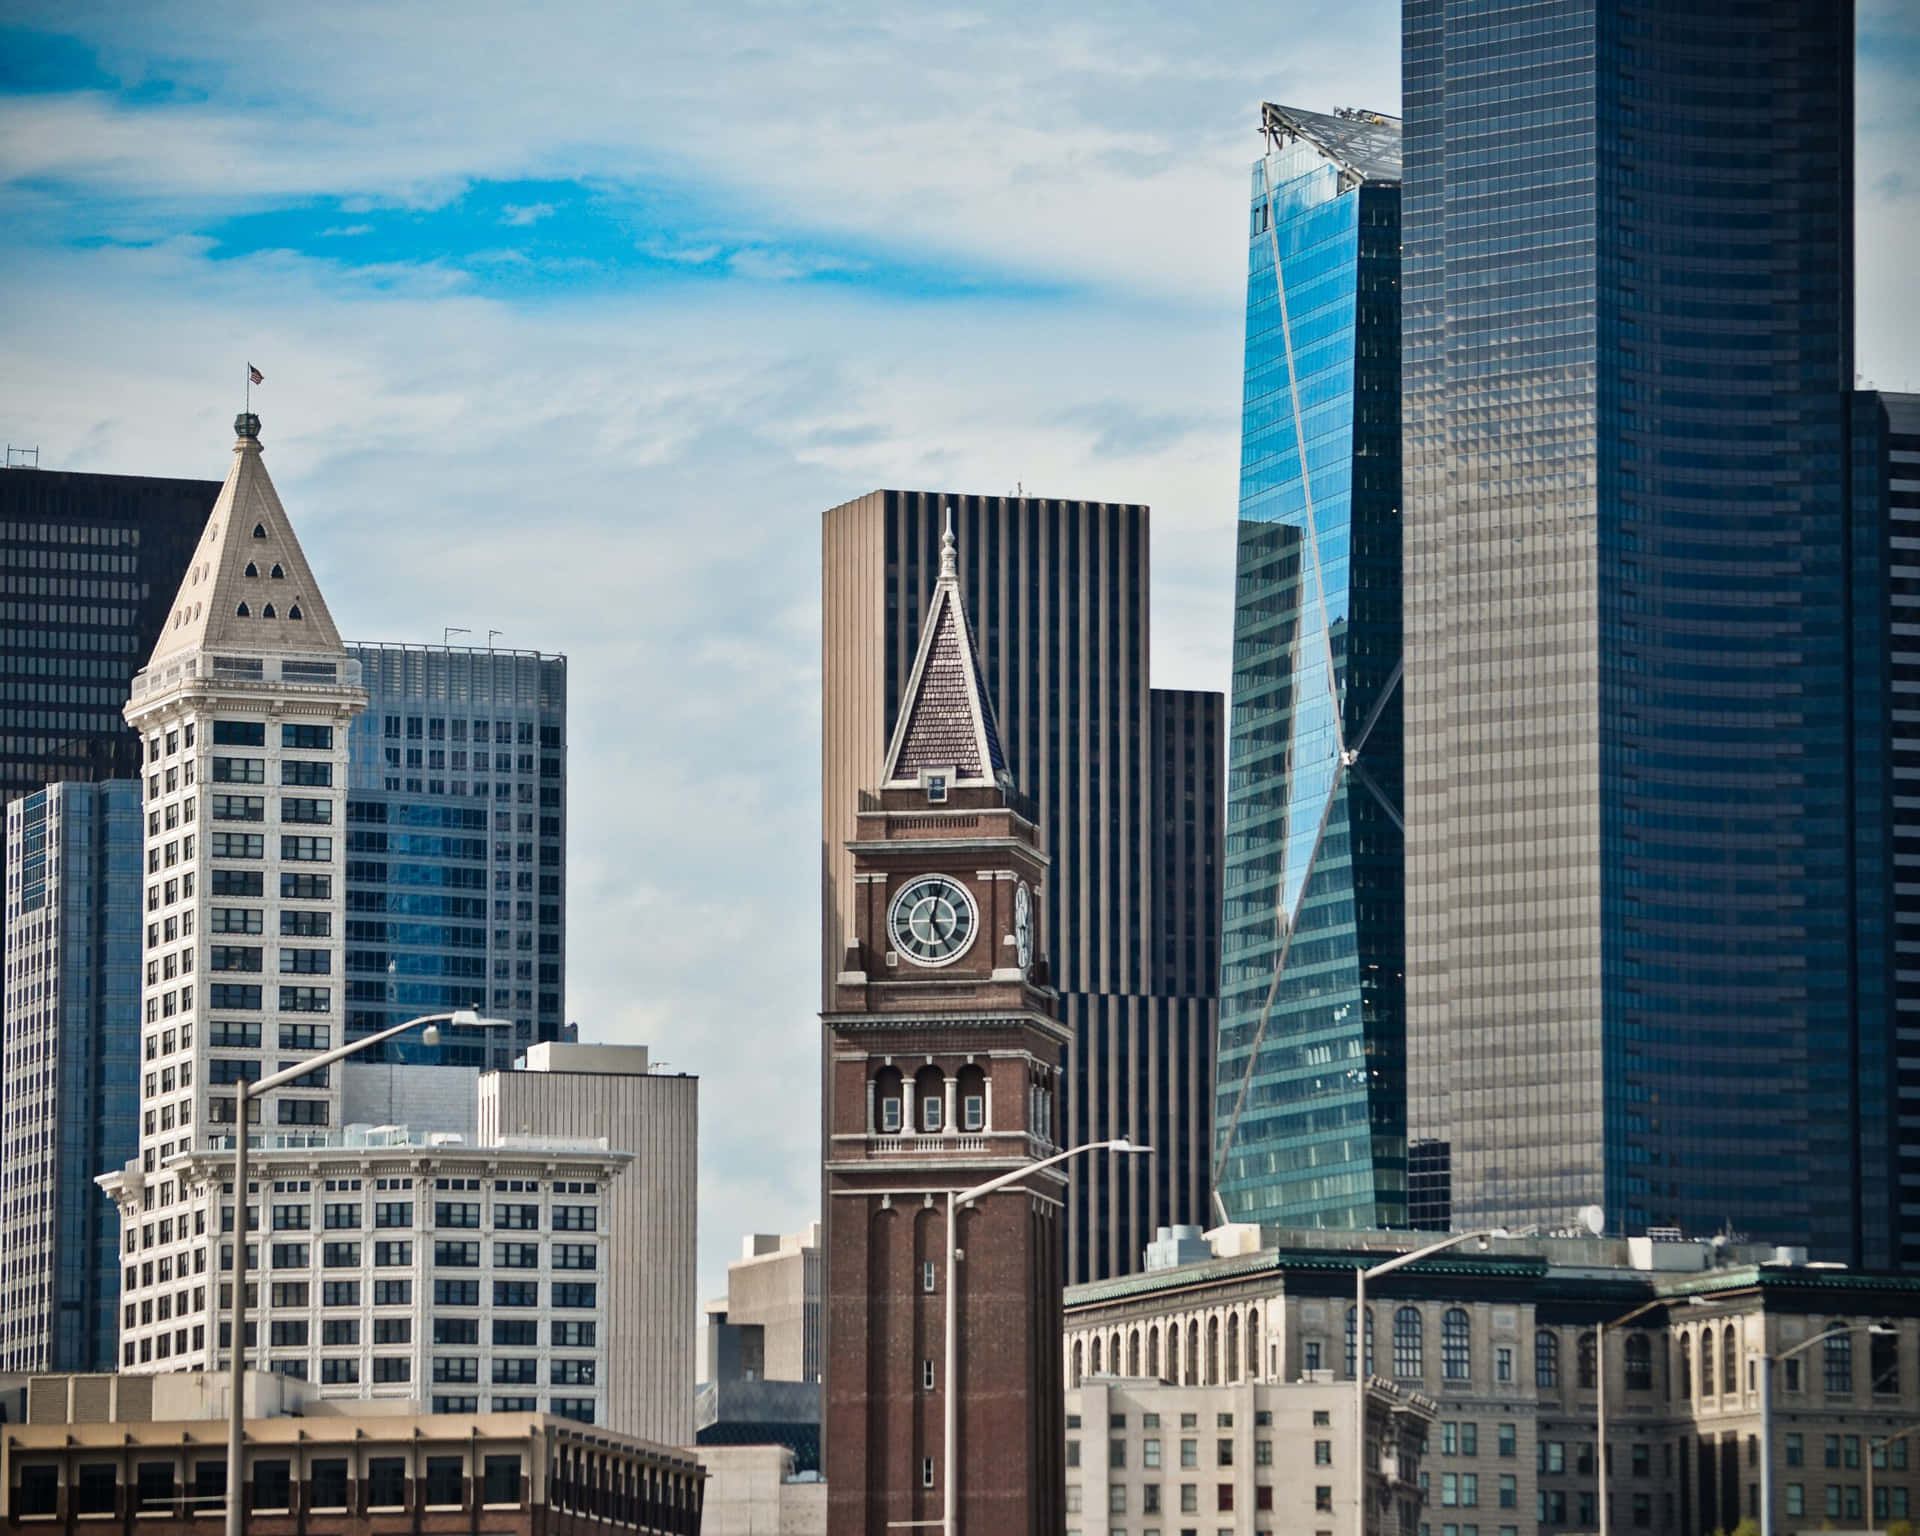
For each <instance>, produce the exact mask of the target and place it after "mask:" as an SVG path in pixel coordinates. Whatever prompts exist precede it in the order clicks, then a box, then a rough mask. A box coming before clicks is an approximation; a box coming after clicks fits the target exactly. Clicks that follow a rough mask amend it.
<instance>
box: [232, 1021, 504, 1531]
mask: <svg viewBox="0 0 1920 1536" xmlns="http://www.w3.org/2000/svg"><path fill="white" fill-rule="evenodd" d="M443 1023H444V1024H452V1025H455V1026H457V1027H459V1028H462V1029H498V1028H501V1027H502V1026H505V1027H507V1028H509V1029H510V1028H512V1025H511V1024H510V1023H509V1022H508V1021H507V1020H505V1019H486V1018H482V1017H481V1016H480V1015H479V1014H478V1013H476V1012H475V1011H474V1010H473V1009H471V1008H458V1009H455V1010H454V1011H453V1012H451V1013H424V1014H422V1015H421V1016H420V1017H419V1018H417V1019H408V1020H407V1022H406V1023H404V1024H395V1025H394V1026H393V1027H392V1028H391V1029H383V1030H380V1031H379V1032H378V1033H377V1034H371V1035H365V1036H362V1037H361V1038H360V1039H358V1040H350V1041H348V1042H347V1043H346V1044H345V1045H341V1046H336V1047H335V1048H334V1049H332V1050H330V1051H322V1052H321V1053H320V1054H319V1055H318V1056H309V1057H307V1058H306V1059H305V1060H304V1061H297V1062H295V1063H294V1064H293V1065H292V1066H290V1067H282V1068H281V1069H280V1070H279V1071H278V1072H273V1073H270V1074H268V1075H267V1076H266V1077H263V1078H261V1079H260V1081H259V1082H257V1083H248V1082H247V1081H246V1080H245V1079H242V1080H241V1081H240V1083H239V1084H237V1085H236V1086H237V1089H238V1092H237V1095H236V1098H235V1102H234V1134H233V1205H234V1212H235V1214H234V1221H233V1229H234V1234H235V1235H234V1243H233V1307H232V1309H231V1315H232V1319H233V1322H232V1327H233V1338H232V1340H231V1346H232V1358H231V1361H230V1369H231V1382H230V1385H229V1387H228V1394H229V1396H230V1398H231V1401H230V1402H229V1403H228V1404H227V1533H226V1536H244V1529H245V1521H244V1518H243V1517H242V1514H241V1510H240V1459H241V1439H242V1436H243V1434H244V1431H245V1424H246V1385H247V1378H246V1371H247V1105H248V1104H250V1103H252V1102H253V1101H254V1100H255V1099H257V1098H259V1097H260V1096H261V1095H262V1094H263V1093H265V1092H266V1091H267V1090H268V1089H269V1088H283V1087H285V1086H286V1085H287V1084H288V1083H290V1082H292V1081H294V1079H296V1078H301V1077H305V1076H306V1075H307V1074H308V1073H310V1072H318V1071H319V1070H320V1069H321V1068H322V1067H328V1066H331V1065H332V1064H333V1063H334V1062H336V1061H342V1060H344V1059H345V1058H347V1057H348V1056H352V1055H354V1054H355V1053H356V1052H359V1051H364V1050H365V1049H366V1048H367V1047H368V1046H370V1045H378V1044H380V1042H381V1041H383V1040H391V1039H392V1038H393V1037H394V1036H395V1035H402V1034H405V1033H406V1032H407V1031H408V1030H410V1029H414V1028H417V1027H418V1026H420V1025H422V1024H424V1025H426V1027H427V1029H426V1034H425V1036H424V1037H423V1038H424V1039H425V1041H426V1043H427V1044H428V1045H437V1044H439V1042H440V1031H439V1030H438V1029H436V1028H435V1027H434V1026H435V1025H437V1024H443ZM263 1231H264V1224H263Z"/></svg>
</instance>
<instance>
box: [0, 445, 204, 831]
mask: <svg viewBox="0 0 1920 1536" xmlns="http://www.w3.org/2000/svg"><path fill="white" fill-rule="evenodd" d="M219 492H220V486H219V483H218V482H217V481H211V480H161V479H151V478H148V477H146V476H141V475H89V474H69V473H65V472H61V471H57V470H40V469H8V470H6V471H4V472H0V802H4V801H7V800H11V799H13V798H14V797H15V796H16V795H23V794H26V793H28V792H29V791H30V790H33V789H36V788H38V787H39V786H40V785H43V784H52V783H55V782H57V781H59V780H62V779H74V780H98V779H105V778H134V777H137V776H138V774H139V772H140V754H139V751H138V747H139V743H138V741H137V740H136V739H135V737H134V735H133V733H132V732H131V731H129V730H128V729H127V724H126V722H125V721H124V720H122V719H121V718H120V706H121V705H123V704H124V703H126V700H127V686H128V684H129V683H130V682H132V680H133V674H134V673H135V671H137V670H138V669H139V667H140V664H141V662H142V661H143V660H144V659H145V658H146V656H147V655H148V653H149V652H151V651H152V649H153V644H154V641H155V640H157V639H158V638H159V637H160V626H161V624H162V623H163V622H164V621H165V619H166V617H167V604H168V602H169V601H170V600H171V599H172V597H173V594H174V591H175V589H177V588H178V587H179V585H180V578H181V576H182V575H183V574H184V573H185V572H186V569H187V557H188V556H189V555H190V554H191V553H192V551H193V546H194V544H195V542H196V541H197V540H198V539H199V537H200V530H201V529H202V528H203V527H204V526H205V525H206V521H207V509H208V508H209V507H211V506H212V505H213V498H214V497H215V496H217V495H218V494H219Z"/></svg>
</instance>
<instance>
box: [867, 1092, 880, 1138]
mask: <svg viewBox="0 0 1920 1536" xmlns="http://www.w3.org/2000/svg"><path fill="white" fill-rule="evenodd" d="M877 1088H878V1085H877V1084H876V1083H875V1082H874V1080H873V1079H872V1078H868V1079H867V1134H868V1135H869V1136H871V1135H872V1134H873V1133H874V1131H875V1130H877V1129H878V1128H879V1123H878V1122H877V1121H876V1120H875V1119H874V1095H875V1092H876V1090H877Z"/></svg>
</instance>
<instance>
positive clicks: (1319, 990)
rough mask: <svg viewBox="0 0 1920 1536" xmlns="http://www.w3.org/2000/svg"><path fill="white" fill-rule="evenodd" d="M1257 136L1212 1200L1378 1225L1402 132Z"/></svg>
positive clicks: (1393, 668)
mask: <svg viewBox="0 0 1920 1536" xmlns="http://www.w3.org/2000/svg"><path fill="white" fill-rule="evenodd" d="M1262 127H1263V128H1264V130H1265V132H1266V135H1267V146H1268V147H1267V153H1266V155H1265V156H1264V157H1263V158H1262V159H1261V160H1259V161H1258V162H1257V163H1256V164H1255V165H1254V169H1253V203H1252V221H1251V224H1250V227H1249V240H1248V246H1247V351H1246V382H1245V391H1246V393H1245V401H1244V405H1243V415H1242V423H1243V425H1242V432H1243V437H1242V441H1241V453H1240V534H1239V569H1238V575H1237V579H1236V584H1235V593H1234V632H1233V716H1232V734H1231V739H1230V743H1229V755H1228V770H1227V774H1228V778H1227V878H1226V889H1225V903H1224V916H1223V921H1222V948H1223V961H1222V966H1221V982H1220V1066H1219V1091H1218V1099H1217V1103H1216V1106H1215V1124H1216V1126H1217V1128H1218V1129H1217V1135H1218V1139H1219V1147H1218V1150H1217V1152H1216V1156H1217V1158H1218V1160H1219V1162H1220V1178H1219V1186H1218V1187H1219V1193H1220V1196H1221V1199H1222V1200H1223V1202H1224V1203H1225V1205H1226V1209H1227V1212H1228V1214H1229V1215H1231V1216H1232V1217H1234V1218H1235V1219H1236V1220H1242V1221H1265V1222H1278V1223H1284V1224H1286V1225H1288V1226H1302V1227H1306V1226H1327V1227H1371V1226H1401V1225H1404V1224H1405V1222H1406V1217H1407V1206H1406V1075H1405V1048H1406V1035H1405V1029H1406V1018H1405V1013H1404V993H1403V984H1402V975H1403V967H1404V954H1405V940H1404V930H1403V926H1402V924H1403V908H1402V900H1401V885H1402V880H1403V868H1402V847H1401V833H1400V809H1399V807H1400V794H1401V783H1400V700H1399V691H1398V685H1399V681H1400V411H1399V389H1400V366H1399V354H1400V294H1399V282H1400V185H1399V183H1400V125H1399V123H1398V122H1397V121H1396V120H1394V119H1392V118H1388V117H1384V116H1381V115H1380V114H1378V113H1371V112H1343V113H1341V114H1339V115H1337V116H1326V115H1323V114H1320V113H1316V112H1300V111H1296V110H1294V109H1293V108H1289V107H1276V106H1272V105H1269V106H1267V107H1266V108H1265V109H1264V113H1263V121H1262ZM1303 444H1304V451H1303V448H1302V445H1303Z"/></svg>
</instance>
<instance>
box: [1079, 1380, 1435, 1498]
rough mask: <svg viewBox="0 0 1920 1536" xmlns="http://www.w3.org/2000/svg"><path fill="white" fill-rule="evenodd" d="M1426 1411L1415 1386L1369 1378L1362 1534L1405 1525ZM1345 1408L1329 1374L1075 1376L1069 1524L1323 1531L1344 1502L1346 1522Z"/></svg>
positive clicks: (1429, 1408) (1348, 1424)
mask: <svg viewBox="0 0 1920 1536" xmlns="http://www.w3.org/2000/svg"><path fill="white" fill-rule="evenodd" d="M1433 1410H1434V1405H1433V1400H1432V1399H1431V1398H1428V1397H1425V1396H1423V1395H1422V1394H1421V1393H1418V1392H1409V1391H1403V1390H1401V1389H1400V1388H1399V1387H1397V1386H1395V1385H1394V1384H1393V1383H1392V1382H1387V1381H1374V1382H1370V1383H1369V1384H1368V1387H1367V1443H1368V1445H1370V1446H1373V1447H1376V1448H1377V1449H1378V1451H1379V1455H1378V1456H1377V1457H1376V1458H1375V1459H1374V1460H1373V1462H1372V1463H1371V1465H1370V1467H1369V1476H1368V1482H1369V1489H1368V1493H1369V1503H1368V1520H1367V1530H1368V1532H1369V1533H1372V1536H1416V1532H1417V1531H1418V1529H1419V1525H1420V1522H1421V1520H1422V1518H1423V1513H1422V1510H1421V1495H1420V1464H1421V1456H1422V1453H1423V1451H1424V1449H1425V1447H1426V1446H1427V1444H1428V1440H1429V1434H1428V1431H1429V1429H1430V1428H1431V1426H1432V1424H1433ZM1353 1415H1354V1394H1353V1389H1352V1388H1351V1387H1343V1386H1340V1385H1337V1384H1335V1383H1333V1382H1330V1381H1329V1382H1264V1381H1262V1382H1255V1381H1252V1380H1250V1379H1242V1380H1241V1381H1239V1382H1236V1383H1234V1384H1232V1385H1219V1386H1198V1385H1194V1386H1188V1385H1185V1384H1175V1383H1170V1382H1163V1381H1160V1380H1157V1379H1155V1378H1152V1377H1146V1378H1142V1377H1124V1376H1122V1377H1098V1378H1096V1377H1088V1378H1085V1379H1083V1380H1082V1382H1081V1384H1080V1385H1079V1387H1077V1388H1071V1389H1069V1390H1068V1392H1067V1533H1068V1536H1128V1533H1130V1532H1141V1533H1144V1532H1149V1531H1160V1532H1170V1531H1181V1530H1193V1531H1202V1530H1204V1531H1208V1532H1211V1533H1220V1532H1227V1531H1232V1532H1239V1531H1262V1532H1265V1531H1272V1532H1281V1531H1284V1532H1288V1533H1294V1532H1298V1533H1301V1536H1306V1533H1309V1532H1311V1533H1314V1536H1333V1532H1334V1531H1335V1530H1336V1529H1340V1528H1341V1526H1340V1523H1339V1522H1340V1518H1341V1516H1340V1512H1341V1511H1343V1510H1344V1511H1348V1512H1349V1517H1348V1518H1347V1521H1346V1525H1345V1527H1344V1528H1345V1529H1346V1530H1348V1531H1351V1530H1352V1520H1351V1518H1350V1511H1351V1502H1352V1501H1351V1491H1352V1481H1353V1476H1352V1471H1351V1469H1352V1466H1353V1462H1352V1459H1351V1455H1350V1448H1351V1447H1352V1444H1353ZM1342 1468H1345V1469H1346V1470H1345V1471H1344V1473H1343V1472H1342V1471H1341V1469H1342ZM1343 1477H1344V1479H1345V1480H1344V1481H1342V1478H1343Z"/></svg>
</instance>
